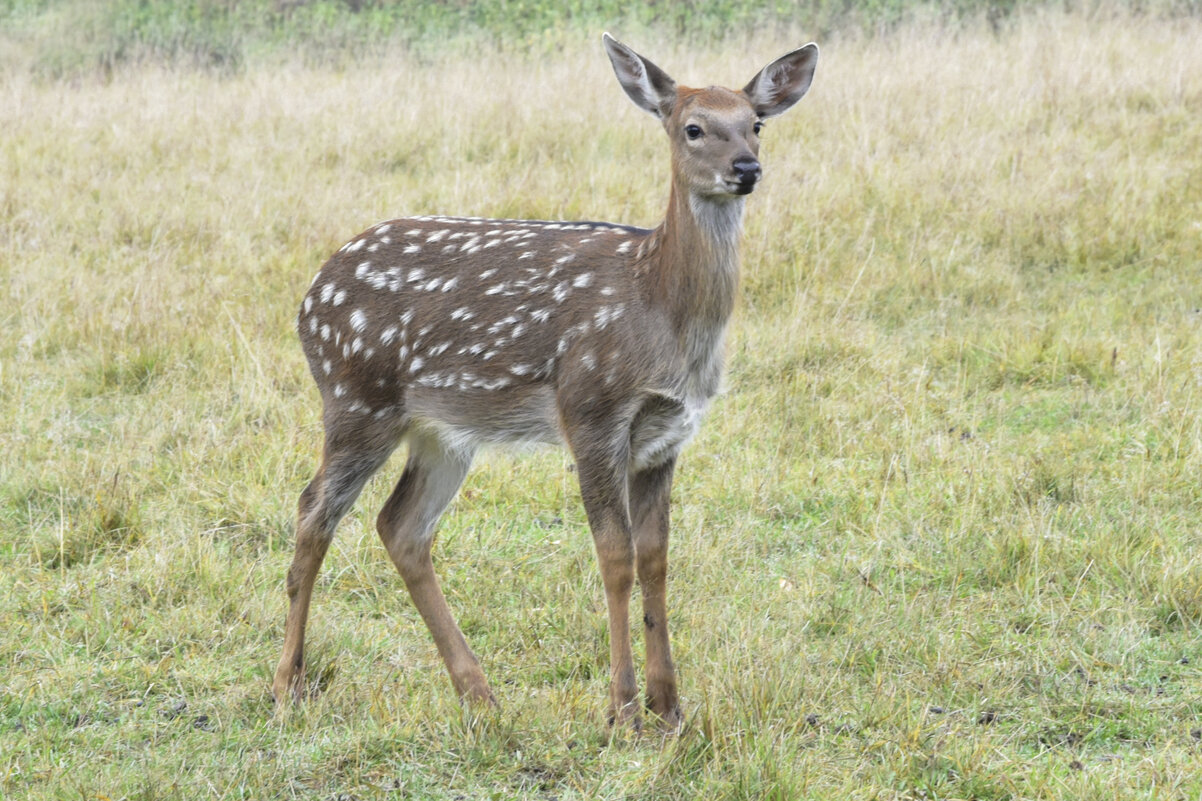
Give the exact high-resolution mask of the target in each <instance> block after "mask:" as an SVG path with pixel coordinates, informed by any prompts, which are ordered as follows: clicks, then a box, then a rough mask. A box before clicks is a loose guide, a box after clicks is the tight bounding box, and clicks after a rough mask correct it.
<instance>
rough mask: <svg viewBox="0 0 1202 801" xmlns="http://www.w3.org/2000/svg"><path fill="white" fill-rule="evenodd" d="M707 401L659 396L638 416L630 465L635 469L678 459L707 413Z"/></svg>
mask: <svg viewBox="0 0 1202 801" xmlns="http://www.w3.org/2000/svg"><path fill="white" fill-rule="evenodd" d="M707 405H708V404H707V403H706V401H697V400H687V401H683V402H682V401H679V400H676V399H673V398H666V397H663V396H656V397H655V398H654V399H652V400H651V401H648V403H647V404H645V405H644V406H643V408H642V409H641V410H640V411H639V413H638V414H637V415H636V416H635V419H634V425H633V426H632V427H631V431H630V467H631V469H632V470H634V471H635V472H638V471H640V470H646V469H648V468H652V467H657V466H659V465H661V464H664V463H665V462H668V461H671V460H672V459H675V458H676V456H677V455H678V454H679V453H680V451H681V449H682V448H683V447H684V446H685V443H687V442H688V441H689V440H690V439H692V438H693V435H694V434H696V433H697V429H698V428H700V427H701V419H702V418H703V417H704V416H705V409H706V406H707Z"/></svg>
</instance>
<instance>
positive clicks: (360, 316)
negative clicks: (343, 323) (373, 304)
mask: <svg viewBox="0 0 1202 801" xmlns="http://www.w3.org/2000/svg"><path fill="white" fill-rule="evenodd" d="M350 322H351V328H353V329H355V330H356V331H362V330H363V329H364V328H367V315H366V314H364V313H363V310H362V309H355V310H354V311H353V312H351V319H350Z"/></svg>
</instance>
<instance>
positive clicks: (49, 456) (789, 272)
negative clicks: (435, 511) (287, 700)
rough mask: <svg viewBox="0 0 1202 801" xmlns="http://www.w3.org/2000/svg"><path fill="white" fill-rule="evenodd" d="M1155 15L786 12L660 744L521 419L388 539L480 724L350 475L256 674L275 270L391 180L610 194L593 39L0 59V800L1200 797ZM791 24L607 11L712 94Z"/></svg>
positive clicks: (279, 293)
mask: <svg viewBox="0 0 1202 801" xmlns="http://www.w3.org/2000/svg"><path fill="white" fill-rule="evenodd" d="M1200 40H1202V22H1199V21H1198V20H1197V19H1196V18H1195V19H1185V20H1177V21H1175V22H1160V21H1157V20H1155V19H1150V18H1140V17H1127V16H1120V17H1118V18H1114V19H1110V18H1094V19H1092V20H1086V19H1084V18H1082V17H1079V16H1064V15H1060V14H1040V13H1029V14H1025V15H1023V16H1021V17H1020V18H1019V19H1017V20H1016V21H1014V23H1013V24H1012V25H1010V26H1008V27H1007V28H1006V29H1005V30H1004V31H1002V32H1001V33H1000V35H995V34H994V33H992V32H991V31H989V30H988V29H985V28H982V29H981V30H979V31H978V30H973V29H968V30H964V29H960V30H958V31H956V32H943V31H941V30H939V29H937V28H923V27H919V26H910V27H906V28H903V29H902V30H900V31H898V32H897V33H895V34H893V35H890V36H887V37H884V38H877V39H872V40H860V39H855V38H845V39H838V38H836V39H832V40H831V41H824V42H823V43H822V44H823V46H824V50H823V56H822V62H821V63H820V65H819V71H818V76H817V79H816V81H815V84H814V88H813V91H812V92H811V95H810V96H809V97H808V98H807V99H806V100H804V101H803V102H802V104H801V105H800V106H799V107H798V108H797V109H795V110H793V111H792V112H790V114H789V115H787V116H785V117H783V118H781V119H780V120H779V121H773V122H772V123H771V125H770V127H769V128H768V129H767V132H766V137H765V151H764V158H765V162H766V166H767V172H768V177H767V182H766V184H765V185H764V186H763V188H762V189H760V190H757V192H756V194H755V195H753V196H752V198H751V199H750V201H749V204H748V210H749V215H748V220H747V231H746V247H745V256H746V258H745V280H744V292H743V297H742V300H741V302H740V313H739V317H738V319H737V320H736V322H735V325H734V330H733V336H732V342H731V348H730V360H729V361H730V376H729V386H730V389H729V392H728V394H726V395H725V396H723V397H722V398H720V399H719V400H718V401H717V403H716V404H715V407H714V409H713V411H712V413H711V415H710V419H709V420H708V421H707V425H706V427H705V428H704V429H703V432H702V434H701V435H700V436H699V438H698V439H697V441H696V442H694V443H693V445H692V446H691V448H690V449H689V450H688V451H687V452H686V455H685V457H684V458H683V460H682V464H681V468H680V470H679V472H678V475H679V478H678V483H677V489H676V493H675V502H674V508H673V514H674V520H675V530H674V545H673V547H674V561H673V566H672V573H671V584H670V599H671V608H672V615H673V620H672V622H673V625H674V634H675V637H674V643H675V647H676V657H677V663H678V666H679V668H680V670H681V674H682V692H683V701H684V703H685V705H686V714H687V724H686V727H685V730H684V731H683V733H682V734H681V735H680V736H679V737H678V738H676V739H674V740H670V741H667V742H661V741H660V740H658V739H656V738H653V737H646V738H643V739H640V740H635V739H629V738H622V737H620V738H618V740H616V741H615V742H612V743H609V742H607V736H606V732H605V726H604V720H603V716H604V695H605V686H606V682H607V665H606V660H607V647H606V632H605V627H604V610H603V598H602V593H601V589H600V582H599V579H598V577H597V573H596V569H595V567H594V564H593V555H592V550H591V543H590V539H589V536H588V532H587V528H586V525H585V522H584V516H583V512H582V511H581V509H580V507H579V504H578V500H577V497H576V489H575V486H574V483H573V476H572V475H571V473H570V471H569V469H568V468H569V460H568V458H567V457H566V456H565V455H563V454H561V453H558V452H554V451H546V452H540V453H536V454H533V455H529V456H525V457H521V458H518V457H509V456H504V455H497V456H494V457H491V458H489V459H486V460H483V462H482V464H481V465H480V466H479V467H478V468H477V470H476V471H475V472H474V473H473V475H472V477H470V478H469V480H468V486H467V487H466V488H465V491H464V492H463V494H462V495H461V496H460V498H459V499H458V501H457V502H456V503H455V504H454V505H453V507H452V509H451V511H450V512H449V514H448V516H447V518H446V519H445V521H444V524H443V527H442V530H441V535H440V541H439V543H438V547H437V551H436V565H437V567H438V570H439V573H440V575H441V576H442V579H443V581H444V586H445V589H446V591H447V594H448V596H449V598H450V600H451V605H452V607H453V608H454V609H455V611H456V613H457V614H458V615H459V617H460V620H461V622H462V624H463V627H464V630H465V632H466V633H467V635H468V638H469V640H470V641H471V643H472V644H473V646H474V648H475V649H476V650H477V652H478V653H479V654H480V655H481V656H482V660H483V663H484V666H485V669H486V671H487V672H488V674H489V675H490V676H491V677H492V679H493V684H494V687H495V688H496V689H497V690H498V693H499V696H500V700H501V702H502V704H503V711H501V712H499V713H497V714H494V715H488V716H485V717H484V718H481V719H471V718H469V717H467V716H465V715H464V713H462V712H461V710H460V709H459V706H458V704H457V703H456V701H455V699H454V698H453V694H452V693H451V691H450V687H449V682H448V681H447V679H446V678H445V675H444V674H443V672H442V668H441V664H440V663H439V661H438V658H437V655H436V653H435V651H434V648H433V646H432V644H431V642H430V639H429V636H428V634H427V633H426V631H425V629H424V627H423V626H422V624H421V621H420V620H419V619H418V617H417V615H416V613H415V612H414V610H413V609H412V607H411V605H410V604H409V603H408V601H407V599H406V597H405V595H404V590H403V588H402V585H401V582H400V580H399V578H398V577H397V576H396V575H395V572H394V571H393V569H392V567H391V566H390V564H389V562H388V560H387V558H386V556H385V554H384V552H383V549H382V547H381V546H380V544H379V543H378V541H377V540H376V537H375V534H374V531H373V527H372V521H373V519H374V514H375V510H376V509H377V508H378V506H379V505H380V504H381V503H382V501H383V499H384V497H385V496H386V494H387V491H388V489H389V487H388V483H389V482H388V481H387V479H386V478H382V479H380V480H377V481H376V482H374V483H373V484H372V485H371V486H370V487H369V489H368V490H367V491H366V492H365V494H364V498H363V500H362V501H361V502H360V504H359V507H358V511H357V512H356V513H354V514H353V515H352V516H351V517H350V518H349V519H348V520H347V521H346V522H345V523H344V524H343V527H342V529H341V531H340V534H339V538H338V539H337V541H336V544H335V546H334V547H333V549H332V551H331V554H330V556H329V558H328V559H327V562H326V565H325V569H324V571H323V573H322V578H321V580H320V583H319V586H318V590H317V593H316V598H315V604H316V606H315V610H314V615H313V619H312V627H311V640H310V643H311V644H310V651H309V654H310V666H309V672H310V678H311V681H312V682H313V683H314V684H315V685H316V686H317V687H318V690H319V691H318V692H317V694H316V695H315V697H314V698H312V699H311V700H310V701H309V702H308V703H306V704H305V705H304V706H303V707H302V708H299V709H297V710H295V711H293V712H292V713H290V714H286V715H283V716H273V714H272V706H271V703H270V698H269V692H268V685H269V681H270V672H271V670H272V669H273V668H274V663H275V659H276V658H277V655H278V648H279V645H280V637H281V633H282V621H283V613H284V608H285V600H284V593H283V577H284V573H285V570H286V569H287V565H288V562H289V560H290V556H291V552H290V546H291V536H292V533H291V530H292V515H293V509H294V504H295V500H296V496H297V494H298V493H299V491H300V490H301V488H302V487H303V486H304V484H305V482H306V481H307V480H308V478H309V475H310V473H311V471H312V470H313V469H314V467H315V465H316V455H317V447H318V442H319V435H320V429H319V425H318V405H317V398H316V396H315V392H314V390H313V389H312V387H311V384H310V380H309V378H308V376H307V374H306V370H305V367H304V364H303V361H302V359H301V356H300V352H299V348H298V346H297V344H296V342H295V336H294V334H293V331H292V325H293V319H294V314H295V309H296V306H297V303H298V301H299V298H300V296H301V294H302V292H303V290H304V288H305V287H306V286H307V285H308V282H309V279H310V278H311V276H312V274H313V272H314V271H315V269H316V268H317V266H318V265H319V264H320V263H321V262H322V260H323V259H324V258H325V256H326V255H327V254H328V253H329V252H331V251H332V250H333V249H335V248H337V247H338V246H339V245H340V244H342V242H343V241H345V240H346V238H348V237H349V236H350V235H352V234H354V233H355V232H357V231H359V230H360V229H361V228H363V227H365V226H366V225H368V224H370V223H372V222H375V221H377V220H379V219H383V218H386V217H389V216H394V215H397V214H402V213H426V212H454V213H461V214H481V215H489V216H530V217H543V218H547V217H553V218H554V217H563V218H599V219H609V220H617V221H623V222H631V223H636V224H646V225H650V224H653V223H655V222H656V221H657V219H658V215H659V214H660V213H661V211H662V207H663V204H664V201H665V195H666V190H665V182H666V178H667V175H666V162H665V155H664V154H665V147H666V146H665V144H664V142H662V141H661V136H662V135H661V134H660V132H659V131H658V130H657V129H656V126H655V124H654V123H653V121H652V120H651V119H650V118H648V117H646V116H645V115H643V114H641V113H640V112H638V111H637V110H635V109H634V108H633V107H632V106H630V105H629V103H628V101H627V100H626V98H625V97H624V96H623V95H622V93H621V91H620V89H618V87H617V85H616V83H615V82H614V81H613V78H612V75H611V74H609V68H608V65H607V64H606V63H605V60H604V56H603V54H602V52H601V48H600V45H599V43H598V42H596V41H593V40H590V41H588V42H581V43H579V45H578V46H577V47H573V48H571V49H568V50H565V51H564V52H562V53H558V54H556V55H555V56H554V57H552V58H550V59H548V60H543V61H539V60H535V59H533V58H531V57H528V56H527V57H522V56H516V55H494V54H488V53H485V54H484V55H481V56H480V57H479V58H478V60H477V61H475V62H474V61H473V60H472V59H471V58H469V57H467V56H453V55H447V56H445V57H442V58H435V59H429V58H425V59H422V60H421V61H406V60H402V59H399V58H398V59H392V60H387V61H385V63H383V64H382V65H376V66H374V67H372V68H367V67H354V66H351V67H347V68H345V69H340V70H332V69H307V68H303V67H297V68H292V69H286V70H266V69H248V70H245V71H243V72H241V73H239V74H237V75H234V76H227V77H224V78H221V77H214V76H212V75H206V74H199V73H195V72H174V71H168V70H156V69H153V68H149V67H147V68H143V69H138V70H135V71H128V72H126V71H118V72H116V73H114V74H112V75H111V76H109V79H108V80H105V81H92V80H86V79H85V80H77V81H74V82H71V83H61V82H46V81H44V80H40V79H36V78H32V77H29V74H28V73H26V72H21V71H10V72H8V73H4V74H3V75H0V129H2V130H3V131H4V133H3V136H0V170H2V171H3V174H2V176H0V274H2V275H3V288H4V296H3V301H4V302H3V304H2V306H0V322H2V323H3V324H2V325H0V379H2V381H0V414H2V415H3V418H4V419H5V420H6V421H7V422H6V424H5V425H4V426H3V427H2V428H0V530H2V531H3V532H4V533H5V535H6V536H4V537H3V538H2V540H0V560H2V564H3V570H2V571H0V667H2V668H3V669H2V670H0V692H2V696H0V795H3V796H4V797H7V798H23V797H29V798H47V799H50V798H54V799H64V798H70V799H75V798H77V799H97V798H99V799H117V798H147V799H150V798H181V799H195V798H256V799H257V798H320V799H335V798H339V799H350V798H354V799H364V798H376V797H387V798H415V799H416V798H434V799H464V798H468V799H475V798H533V799H561V800H565V801H566V799H577V798H579V799H585V798H588V799H593V798H606V799H611V798H613V799H616V798H625V799H642V798H648V799H649V798H656V799H660V798H680V799H685V798H715V799H761V798H773V799H795V798H815V799H830V798H855V799H860V798H864V799H867V798H949V799H952V798H978V799H1019V798H1023V799H1025V798H1041V799H1042V798H1048V799H1053V798H1055V799H1060V798H1063V799H1103V798H1107V799H1109V798H1123V799H1133V798H1135V799H1143V798H1156V799H1162V798H1163V799H1196V798H1198V797H1199V795H1200V794H1202V771H1200V770H1199V767H1200V766H1202V745H1200V742H1199V741H1200V739H1202V720H1200V714H1202V681H1200V679H1202V671H1200V666H1202V641H1200V640H1199V633H1200V627H1202V486H1200V484H1199V475H1200V468H1202V425H1200V423H1199V417H1198V414H1197V404H1198V399H1199V394H1200V393H1202V312H1200V311H1199V309H1200V307H1202V288H1200V287H1202V281H1200V278H1202V123H1200V122H1199V120H1202V51H1200V50H1199V49H1198V47H1197V42H1198V41H1200ZM799 41H800V40H799ZM799 41H793V40H791V39H789V40H786V39H785V38H783V37H780V36H768V37H761V38H753V39H749V40H748V42H749V44H744V43H742V42H739V41H732V42H730V43H728V45H726V46H723V47H721V48H715V49H713V50H711V51H707V52H685V51H684V50H683V49H676V50H674V49H673V47H672V46H671V45H670V44H667V43H665V42H663V41H647V42H644V41H637V40H635V41H632V42H631V43H632V44H633V45H634V46H636V47H637V48H638V49H640V50H641V51H643V52H645V53H646V54H647V55H649V56H650V57H652V58H653V59H654V60H655V61H657V62H658V63H660V64H661V65H663V66H665V67H666V68H668V69H669V70H670V71H671V72H673V73H674V74H675V75H676V76H677V77H678V78H680V79H681V80H682V81H684V82H686V83H688V82H689V81H690V80H694V81H698V82H708V81H717V82H722V83H727V84H735V85H741V83H742V82H743V81H745V80H746V79H747V78H749V77H750V76H751V74H753V73H754V71H755V70H756V69H758V68H759V67H760V66H761V65H762V64H763V63H764V62H766V61H768V60H769V59H770V58H772V57H775V56H776V55H778V54H779V53H780V52H783V51H784V50H786V49H787V48H788V47H790V46H794V45H796V44H798V43H799ZM396 468H397V465H396V464H395V463H394V465H393V466H392V469H390V471H389V472H390V473H391V474H392V475H395V474H396V472H397V470H396Z"/></svg>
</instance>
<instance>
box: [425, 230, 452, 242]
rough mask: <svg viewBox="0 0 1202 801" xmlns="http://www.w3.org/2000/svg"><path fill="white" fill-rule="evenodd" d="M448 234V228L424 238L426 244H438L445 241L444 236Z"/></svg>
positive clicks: (449, 231)
mask: <svg viewBox="0 0 1202 801" xmlns="http://www.w3.org/2000/svg"><path fill="white" fill-rule="evenodd" d="M449 233H451V229H450V228H443V229H441V230H438V231H435V232H434V233H432V234H430V235H429V236H428V237H426V241H427V242H438V241H440V240H442V239H446V236H447V234H449Z"/></svg>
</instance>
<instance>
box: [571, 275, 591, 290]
mask: <svg viewBox="0 0 1202 801" xmlns="http://www.w3.org/2000/svg"><path fill="white" fill-rule="evenodd" d="M592 282H593V274H592V273H581V274H580V275H578V276H576V280H574V281H572V286H574V287H576V288H578V289H583V288H584V287H586V286H588V285H589V284H591V283H592Z"/></svg>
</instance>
